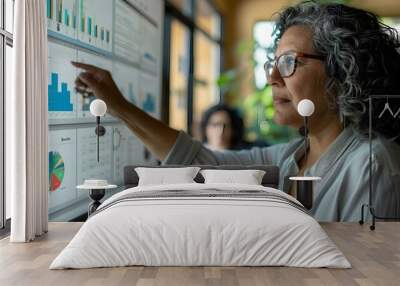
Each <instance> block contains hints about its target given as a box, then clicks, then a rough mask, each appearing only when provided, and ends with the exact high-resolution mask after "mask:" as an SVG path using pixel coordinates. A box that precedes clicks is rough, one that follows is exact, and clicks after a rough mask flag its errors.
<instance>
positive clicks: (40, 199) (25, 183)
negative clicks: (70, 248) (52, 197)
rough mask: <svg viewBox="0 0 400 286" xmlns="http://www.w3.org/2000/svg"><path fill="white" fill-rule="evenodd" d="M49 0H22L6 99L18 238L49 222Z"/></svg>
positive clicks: (21, 239)
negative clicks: (47, 16) (47, 13)
mask: <svg viewBox="0 0 400 286" xmlns="http://www.w3.org/2000/svg"><path fill="white" fill-rule="evenodd" d="M45 9H46V4H45V0H17V1H15V10H14V11H15V15H14V48H13V57H14V58H13V60H14V69H13V76H12V78H13V82H12V85H13V94H12V95H11V97H8V98H6V169H7V170H6V187H7V188H10V190H11V237H10V241H12V242H28V241H31V240H33V239H35V237H36V236H40V235H42V234H43V233H45V232H47V227H48V207H47V190H48V150H47V148H48V139H47V137H48V129H47V128H48V123H47V122H48V121H47V30H46V13H45V12H46V11H45Z"/></svg>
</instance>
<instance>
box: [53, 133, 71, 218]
mask: <svg viewBox="0 0 400 286" xmlns="http://www.w3.org/2000/svg"><path fill="white" fill-rule="evenodd" d="M75 187H76V130H75V129H72V130H57V131H50V132H49V210H50V212H54V211H57V210H58V209H60V208H62V207H65V206H67V205H69V204H71V202H74V201H75V200H76V196H77V195H76V188H75Z"/></svg>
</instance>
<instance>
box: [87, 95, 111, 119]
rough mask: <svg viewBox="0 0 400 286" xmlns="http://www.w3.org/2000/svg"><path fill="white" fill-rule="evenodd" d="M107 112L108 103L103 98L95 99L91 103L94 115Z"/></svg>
mask: <svg viewBox="0 0 400 286" xmlns="http://www.w3.org/2000/svg"><path fill="white" fill-rule="evenodd" d="M106 112H107V105H106V103H105V102H104V101H103V100H101V99H95V100H93V101H92V102H91V103H90V113H91V114H92V115H93V116H103V115H104V114H106Z"/></svg>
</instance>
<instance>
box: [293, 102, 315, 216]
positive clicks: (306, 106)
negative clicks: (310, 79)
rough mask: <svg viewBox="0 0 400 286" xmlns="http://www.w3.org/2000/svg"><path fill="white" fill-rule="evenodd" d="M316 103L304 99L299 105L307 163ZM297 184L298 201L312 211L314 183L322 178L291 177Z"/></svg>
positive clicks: (298, 110)
mask: <svg viewBox="0 0 400 286" xmlns="http://www.w3.org/2000/svg"><path fill="white" fill-rule="evenodd" d="M314 111H315V106H314V103H313V102H312V101H311V100H309V99H303V100H301V101H300V102H299V104H298V105H297V112H298V113H299V114H300V115H301V116H302V117H303V118H304V160H305V162H307V147H308V118H309V117H310V116H311V115H312V114H313V113H314ZM289 179H290V180H292V181H296V182H297V194H296V197H297V200H298V201H299V202H301V203H302V204H303V205H304V207H305V208H307V209H311V208H312V206H313V181H317V180H321V178H320V177H309V176H308V177H290V178H289Z"/></svg>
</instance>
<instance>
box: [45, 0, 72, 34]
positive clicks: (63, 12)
mask: <svg viewBox="0 0 400 286" xmlns="http://www.w3.org/2000/svg"><path fill="white" fill-rule="evenodd" d="M77 13H78V10H77V5H76V0H47V27H48V29H49V30H51V31H54V32H56V33H60V34H62V35H64V36H67V37H70V38H74V39H75V38H76V37H77V21H78V18H77Z"/></svg>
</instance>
